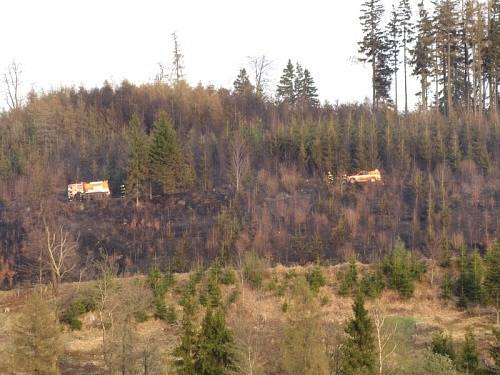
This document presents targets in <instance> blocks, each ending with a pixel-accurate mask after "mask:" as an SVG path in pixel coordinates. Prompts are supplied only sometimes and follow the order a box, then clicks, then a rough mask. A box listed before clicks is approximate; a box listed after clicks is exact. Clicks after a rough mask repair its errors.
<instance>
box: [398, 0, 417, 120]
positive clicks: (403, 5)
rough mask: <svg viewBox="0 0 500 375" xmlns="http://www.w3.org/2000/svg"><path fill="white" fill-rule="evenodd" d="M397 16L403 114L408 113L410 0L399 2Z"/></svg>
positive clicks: (412, 31) (410, 30)
mask: <svg viewBox="0 0 500 375" xmlns="http://www.w3.org/2000/svg"><path fill="white" fill-rule="evenodd" d="M399 16H400V22H401V34H402V39H401V43H402V47H403V71H404V83H405V113H408V82H407V81H408V74H407V66H408V55H409V50H410V43H412V42H413V34H414V26H413V22H412V13H411V4H410V0H401V1H400V3H399Z"/></svg>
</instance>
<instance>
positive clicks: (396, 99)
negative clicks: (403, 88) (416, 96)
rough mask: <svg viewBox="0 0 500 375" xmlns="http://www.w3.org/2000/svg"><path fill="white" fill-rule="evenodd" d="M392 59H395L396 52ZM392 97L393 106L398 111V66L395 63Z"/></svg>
mask: <svg viewBox="0 0 500 375" xmlns="http://www.w3.org/2000/svg"><path fill="white" fill-rule="evenodd" d="M394 61H396V54H394ZM394 92H395V93H394V99H395V103H394V105H395V107H396V113H398V68H397V63H396V66H395V67H394Z"/></svg>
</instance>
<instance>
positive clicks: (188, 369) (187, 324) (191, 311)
mask: <svg viewBox="0 0 500 375" xmlns="http://www.w3.org/2000/svg"><path fill="white" fill-rule="evenodd" d="M195 293H196V289H195V285H194V281H193V279H190V280H189V284H188V288H186V290H185V291H184V294H183V298H182V301H181V303H182V309H183V314H182V321H181V329H182V331H181V337H180V343H179V345H178V346H177V347H176V348H175V349H174V356H175V362H174V363H175V367H176V371H177V374H179V375H195V374H197V372H196V368H195V353H196V343H197V334H196V328H195V312H196V303H195V298H194V297H195Z"/></svg>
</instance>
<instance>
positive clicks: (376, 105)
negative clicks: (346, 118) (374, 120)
mask: <svg viewBox="0 0 500 375" xmlns="http://www.w3.org/2000/svg"><path fill="white" fill-rule="evenodd" d="M375 94H376V92H375V56H373V58H372V107H373V110H375V109H378V100H377V99H376V97H375Z"/></svg>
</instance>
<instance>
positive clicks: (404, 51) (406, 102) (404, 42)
mask: <svg viewBox="0 0 500 375" xmlns="http://www.w3.org/2000/svg"><path fill="white" fill-rule="evenodd" d="M403 58H404V70H405V72H404V73H405V113H406V114H407V113H408V84H407V75H406V30H404V41H403Z"/></svg>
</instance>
